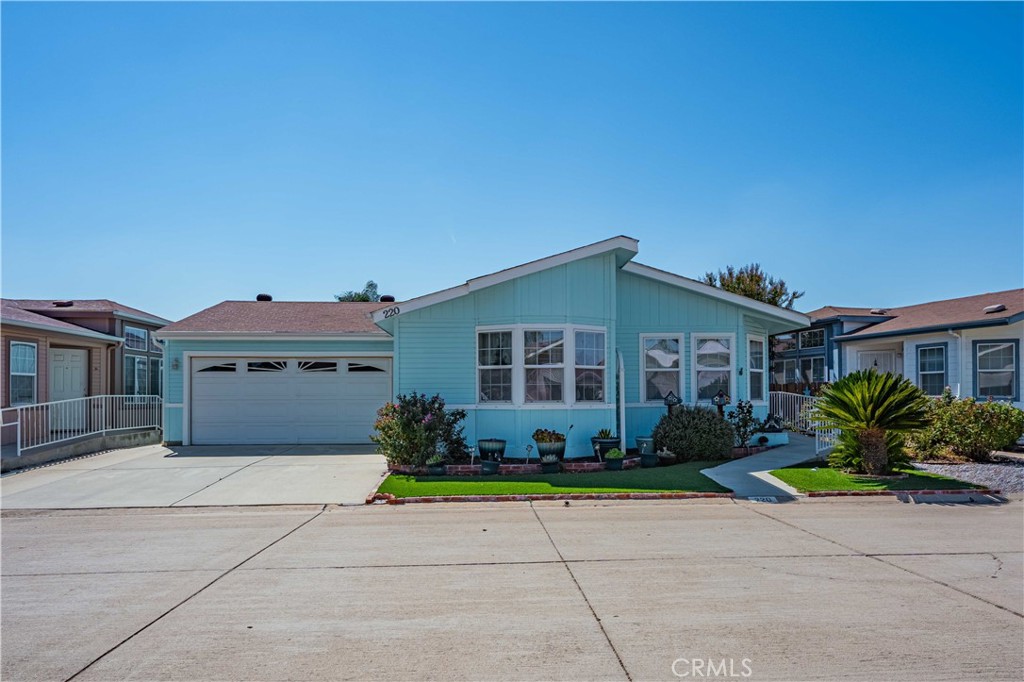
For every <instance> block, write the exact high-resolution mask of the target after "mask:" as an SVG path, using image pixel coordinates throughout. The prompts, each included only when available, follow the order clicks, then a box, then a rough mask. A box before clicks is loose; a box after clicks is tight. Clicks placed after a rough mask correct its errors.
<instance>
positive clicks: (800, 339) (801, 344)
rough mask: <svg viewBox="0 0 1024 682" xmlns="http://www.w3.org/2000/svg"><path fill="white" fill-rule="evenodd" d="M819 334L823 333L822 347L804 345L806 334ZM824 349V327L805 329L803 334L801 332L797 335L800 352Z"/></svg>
mask: <svg viewBox="0 0 1024 682" xmlns="http://www.w3.org/2000/svg"><path fill="white" fill-rule="evenodd" d="M817 332H821V345H820V346H805V345H804V334H813V333H817ZM824 347H825V328H824V327H814V328H811V329H805V330H803V331H802V332H800V333H799V334H797V348H799V349H800V350H818V349H819V348H824Z"/></svg>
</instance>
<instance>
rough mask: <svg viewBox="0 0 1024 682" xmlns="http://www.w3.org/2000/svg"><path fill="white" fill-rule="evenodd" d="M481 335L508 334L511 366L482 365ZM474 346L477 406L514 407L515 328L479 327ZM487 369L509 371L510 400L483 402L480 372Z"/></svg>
mask: <svg viewBox="0 0 1024 682" xmlns="http://www.w3.org/2000/svg"><path fill="white" fill-rule="evenodd" d="M481 334H508V335H509V337H510V339H511V342H510V343H511V346H510V348H511V351H512V358H511V362H510V364H507V365H481V364H480V335H481ZM473 338H474V344H473V347H474V349H475V351H476V357H475V358H474V363H473V364H474V366H475V367H476V393H475V397H476V400H475V401H474V402H475V404H477V405H514V404H515V402H516V332H515V330H514V329H513V328H511V327H508V328H505V327H500V328H499V327H495V328H488V329H485V328H483V327H477V328H476V330H475V331H474V332H473ZM485 369H498V370H502V369H507V370H508V371H509V374H510V379H509V381H510V383H511V393H510V395H509V399H508V400H482V399H481V398H480V389H481V387H482V385H481V383H480V372H481V371H482V370H485Z"/></svg>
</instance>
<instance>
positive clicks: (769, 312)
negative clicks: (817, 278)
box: [622, 262, 811, 327]
mask: <svg viewBox="0 0 1024 682" xmlns="http://www.w3.org/2000/svg"><path fill="white" fill-rule="evenodd" d="M622 269H623V271H625V272H629V273H632V274H634V275H639V276H641V277H647V278H649V279H653V280H657V281H659V282H664V283H665V284H670V285H672V286H676V287H679V288H681V289H687V290H689V291H693V292H695V293H698V294H702V295H704V296H710V297H711V298H717V299H719V300H722V301H726V302H727V303H732V304H734V305H738V306H740V307H743V308H746V309H748V310H753V311H756V312H757V313H759V314H761V315H766V316H768V317H774V318H775V319H778V320H784V321H786V322H793V323H795V324H798V325H801V326H804V327H806V326H809V325H810V324H811V318H809V317H807V316H806V315H804V314H803V313H798V312H797V311H795V310H787V309H786V308H780V307H779V306H776V305H771V304H769V303H762V302H761V301H755V300H754V299H752V298H747V297H746V296H740V295H739V294H734V293H732V292H730V291H724V290H723V289H719V288H718V287H713V286H711V285H710V284H704V283H703V282H698V281H697V280H694V279H690V278H689V277H683V276H682V275H675V274H672V273H671V272H666V271H664V270H659V269H658V268H652V267H651V266H650V265H643V264H641V263H636V262H630V263H626V264H625V265H623V266H622Z"/></svg>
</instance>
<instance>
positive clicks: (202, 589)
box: [64, 505, 326, 682]
mask: <svg viewBox="0 0 1024 682" xmlns="http://www.w3.org/2000/svg"><path fill="white" fill-rule="evenodd" d="M325 510H326V505H325V506H322V507H321V508H320V511H318V512H317V513H316V514H314V515H313V516H311V517H309V518H308V519H306V520H305V521H303V522H302V523H300V524H299V525H297V526H295V527H294V528H292V529H291V530H289V531H288V532H287V533H285V534H284V535H282V536H280V537H278V538H277V539H276V540H273V541H272V542H270V543H268V544H266V545H264V546H263V547H261V548H260V549H258V550H256V551H255V552H253V553H252V554H250V555H249V556H247V557H246V558H244V559H242V560H241V561H240V562H238V563H237V564H235V565H234V566H232V567H231V568H229V569H227V570H226V571H223V572H221V573H220V574H219V575H217V577H215V578H214V579H213V580H211V581H209V582H208V583H206V584H205V585H203V586H202V587H200V588H199V589H198V590H196V591H195V592H193V593H192V594H190V595H188V596H187V597H185V598H184V599H182V600H181V601H179V602H178V603H176V604H174V605H173V606H171V608H169V609H167V610H165V611H164V612H163V613H161V614H160V615H158V616H157V617H156V618H154V619H152V620H151V621H149V622H148V623H146V624H145V625H143V626H142V627H141V628H139V629H138V630H136V631H135V632H133V633H131V634H130V635H128V636H127V637H125V638H124V639H122V640H121V641H120V642H118V643H117V644H115V645H114V646H112V647H110V648H109V649H107V650H106V651H104V652H103V653H102V654H100V655H99V656H97V657H95V658H94V659H92V660H91V661H89V662H88V663H87V664H86V665H84V666H83V667H82V668H80V669H79V670H78V671H77V672H76V673H75V674H73V675H71V676H70V677H68V678H66V679H65V680H64V682H71V680H73V679H75V678H76V677H78V676H79V675H81V674H82V673H84V672H85V671H87V670H88V669H89V668H91V667H92V666H94V665H96V664H97V663H99V662H100V661H101V660H103V659H104V658H106V657H107V656H109V655H110V654H112V653H113V652H115V651H117V650H118V649H119V648H121V647H122V646H124V645H125V644H127V643H128V642H129V641H131V640H132V639H134V638H135V637H136V636H138V635H140V634H142V633H143V632H145V631H146V630H148V629H149V628H151V627H152V626H153V625H156V624H157V623H159V622H160V621H161V620H163V619H164V618H165V617H166V616H168V615H169V614H171V613H172V612H173V611H175V610H177V609H178V607H180V606H183V605H185V604H186V603H188V602H189V601H191V600H192V599H193V598H194V597H197V596H198V595H200V594H202V593H203V592H205V591H206V590H207V589H208V588H210V587H211V586H213V585H214V584H216V583H218V582H219V581H220V580H221V579H222V578H224V577H225V576H227V575H229V574H230V573H232V572H234V571H235V570H236V569H238V568H239V567H241V566H242V565H243V564H245V563H247V562H249V561H252V560H253V559H255V558H256V557H257V556H259V555H260V554H262V553H263V552H265V551H267V550H268V549H270V548H271V547H273V546H274V545H276V544H277V543H279V542H281V541H282V540H284V539H285V538H287V537H288V536H290V535H291V534H292V533H294V532H296V531H298V530H299V529H300V528H303V527H305V526H306V525H307V524H309V523H311V522H312V521H314V520H315V519H317V518H319V516H320V515H321V514H323V513H324V511H325Z"/></svg>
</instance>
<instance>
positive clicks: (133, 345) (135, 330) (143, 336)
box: [124, 325, 149, 350]
mask: <svg viewBox="0 0 1024 682" xmlns="http://www.w3.org/2000/svg"><path fill="white" fill-rule="evenodd" d="M124 347H125V348H129V349H131V350H148V349H149V332H148V331H146V330H145V329H142V328H141V327H129V326H128V325H125V326H124Z"/></svg>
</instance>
